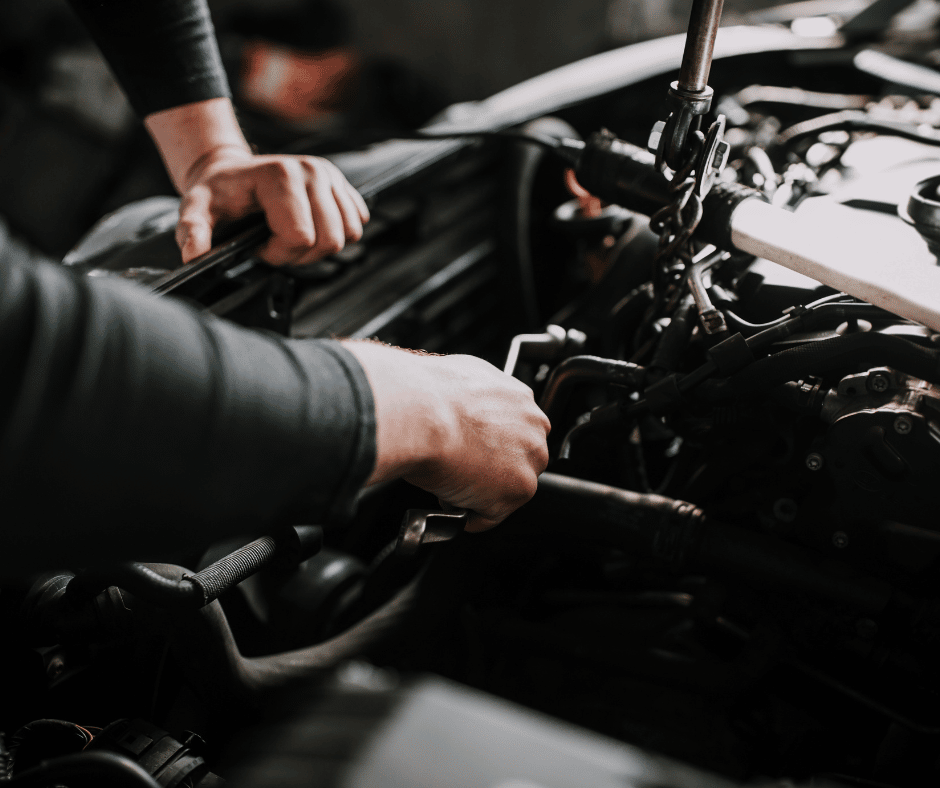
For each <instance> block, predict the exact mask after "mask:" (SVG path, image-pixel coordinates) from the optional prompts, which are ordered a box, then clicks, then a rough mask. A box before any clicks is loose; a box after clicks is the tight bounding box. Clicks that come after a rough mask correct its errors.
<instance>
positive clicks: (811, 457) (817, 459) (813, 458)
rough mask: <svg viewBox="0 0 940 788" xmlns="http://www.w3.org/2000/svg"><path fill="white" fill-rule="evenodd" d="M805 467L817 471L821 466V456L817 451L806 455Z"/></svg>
mask: <svg viewBox="0 0 940 788" xmlns="http://www.w3.org/2000/svg"><path fill="white" fill-rule="evenodd" d="M806 467H807V468H809V469H810V470H811V471H818V470H820V469H821V468H822V467H823V457H822V455H821V454H819V453H818V452H815V451H814V452H811V453H809V454H807V455H806Z"/></svg>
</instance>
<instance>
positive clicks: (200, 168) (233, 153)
mask: <svg viewBox="0 0 940 788" xmlns="http://www.w3.org/2000/svg"><path fill="white" fill-rule="evenodd" d="M253 156H254V153H252V152H251V150H250V149H249V148H248V147H247V145H239V144H237V143H231V142H223V143H221V144H219V145H217V146H215V147H213V148H210V149H209V150H207V151H206V152H205V153H203V154H202V155H201V156H199V157H198V158H197V159H196V160H195V161H194V162H193V163H192V164H190V165H189V167H188V169H187V170H186V172H185V174H183V176H182V178H181V179H180V187H181V188H180V192H181V193H183V194H185V193H186V192H187V191H189V190H190V189H191V188H192V187H193V186H194V185H195V184H196V183H197V182H198V181H199V180H200V179H201V178H202V176H203V174H204V173H205V172H206V170H208V169H209V168H210V167H212V166H213V165H214V164H218V163H219V162H220V161H226V160H235V161H238V160H242V161H248V160H249V159H251V158H252V157H253Z"/></svg>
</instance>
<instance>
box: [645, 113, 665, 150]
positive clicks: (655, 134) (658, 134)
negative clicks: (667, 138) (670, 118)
mask: <svg viewBox="0 0 940 788" xmlns="http://www.w3.org/2000/svg"><path fill="white" fill-rule="evenodd" d="M665 128H666V121H664V120H657V121H656V122H655V123H654V124H653V130H652V131H651V132H650V136H649V139H648V140H647V141H646V149H647V150H648V151H649V152H650V153H658V152H659V146H660V143H662V139H663V131H664V130H665Z"/></svg>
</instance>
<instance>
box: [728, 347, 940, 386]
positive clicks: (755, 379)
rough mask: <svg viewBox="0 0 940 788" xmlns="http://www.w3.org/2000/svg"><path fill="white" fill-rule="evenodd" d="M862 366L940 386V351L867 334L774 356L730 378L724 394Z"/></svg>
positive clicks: (777, 384)
mask: <svg viewBox="0 0 940 788" xmlns="http://www.w3.org/2000/svg"><path fill="white" fill-rule="evenodd" d="M862 366H868V367H880V366H886V367H891V368H893V369H897V370H899V371H901V372H904V373H906V374H908V375H912V376H913V377H916V378H921V379H922V380H926V381H927V382H928V383H940V351H938V350H929V349H928V348H924V347H921V346H920V345H915V344H914V343H913V342H909V341H907V340H906V339H901V338H900V337H893V336H887V335H885V334H874V333H865V334H847V335H846V336H841V337H833V338H832V339H826V340H823V341H821V342H809V343H807V344H805V345H800V346H798V347H794V348H790V349H789V350H783V351H781V352H780V353H774V354H773V355H772V356H767V357H766V358H763V359H761V360H760V361H755V362H754V363H753V364H751V365H750V366H748V367H747V368H746V369H744V370H743V371H742V372H739V373H738V374H737V375H734V376H733V377H731V378H730V379H729V380H728V382H727V384H726V386H722V387H721V388H722V389H723V391H722V392H721V393H729V394H730V393H735V394H748V393H751V392H754V391H760V390H762V389H768V388H773V387H774V386H779V385H782V384H783V383H787V382H788V381H791V380H799V379H801V378H805V377H806V376H807V375H812V374H827V375H831V374H832V373H833V372H843V373H845V374H848V373H850V372H854V371H856V370H857V369H858V368H859V367H862ZM727 388H730V389H731V391H727Z"/></svg>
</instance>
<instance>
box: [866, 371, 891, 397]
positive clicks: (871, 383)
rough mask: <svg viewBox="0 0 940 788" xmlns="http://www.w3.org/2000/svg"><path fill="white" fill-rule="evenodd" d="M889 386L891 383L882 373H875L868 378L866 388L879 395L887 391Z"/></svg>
mask: <svg viewBox="0 0 940 788" xmlns="http://www.w3.org/2000/svg"><path fill="white" fill-rule="evenodd" d="M890 386H891V381H890V380H888V376H887V375H885V374H884V373H883V372H875V373H874V374H872V375H869V376H868V388H870V389H871V390H872V391H874V392H876V393H878V394H881V393H882V392H883V391H887V390H888V388H890Z"/></svg>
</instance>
